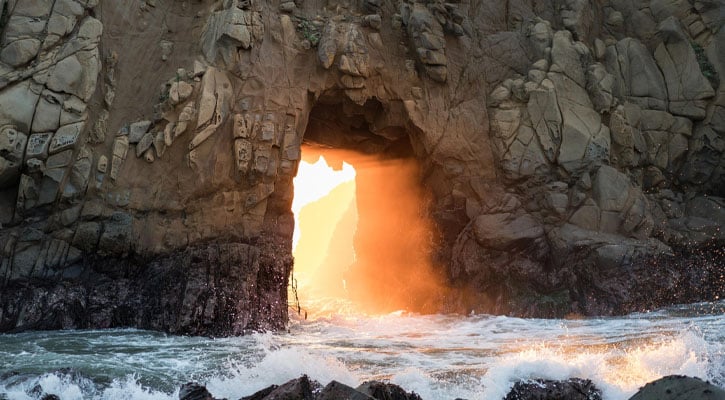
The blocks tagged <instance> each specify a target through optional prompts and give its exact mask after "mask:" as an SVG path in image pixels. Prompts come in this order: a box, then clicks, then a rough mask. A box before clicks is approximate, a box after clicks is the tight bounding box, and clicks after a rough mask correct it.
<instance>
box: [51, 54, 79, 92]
mask: <svg viewBox="0 0 725 400" xmlns="http://www.w3.org/2000/svg"><path fill="white" fill-rule="evenodd" d="M82 83H83V66H82V65H81V63H80V61H79V60H78V58H77V57H76V56H75V55H73V56H70V57H66V58H64V59H63V60H61V61H60V62H58V63H57V64H56V65H55V68H54V69H53V73H52V74H51V75H50V78H49V79H48V83H47V85H48V88H50V89H51V90H54V91H56V92H64V93H70V94H78V92H79V90H80V87H81V85H82ZM79 97H80V96H79Z"/></svg>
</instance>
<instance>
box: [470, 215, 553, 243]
mask: <svg viewBox="0 0 725 400" xmlns="http://www.w3.org/2000/svg"><path fill="white" fill-rule="evenodd" d="M474 232H475V235H476V240H477V241H478V243H479V244H481V246H484V247H490V248H494V249H500V250H505V249H508V248H511V247H514V246H517V245H519V246H521V245H523V246H525V245H526V243H527V242H532V241H535V240H537V239H540V238H541V237H543V236H544V230H543V228H542V227H541V224H540V223H539V222H538V221H536V220H535V219H534V218H533V217H532V216H530V215H528V214H524V215H521V216H516V215H513V214H487V215H486V214H485V215H480V216H478V218H476V220H475V225H474Z"/></svg>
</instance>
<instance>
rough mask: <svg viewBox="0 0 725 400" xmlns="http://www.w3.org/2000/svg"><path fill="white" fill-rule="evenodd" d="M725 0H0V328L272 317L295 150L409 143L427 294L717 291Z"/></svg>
mask: <svg viewBox="0 0 725 400" xmlns="http://www.w3.org/2000/svg"><path fill="white" fill-rule="evenodd" d="M723 8H724V6H723V4H722V2H720V1H718V0H690V1H667V0H651V1H629V2H623V1H616V0H576V1H573V0H572V1H568V0H567V1H563V0H557V1H552V2H536V1H527V0H515V1H506V2H473V1H466V0H460V1H450V2H443V1H441V0H385V1H382V0H307V1H303V0H295V1H259V0H256V1H255V0H215V1H212V0H200V1H188V0H184V1H178V0H177V1H173V0H131V1H124V2H118V1H108V0H55V1H49V0H48V1H46V0H43V1H31V0H0V31H1V34H0V224H1V229H0V331H17V330H23V329H31V328H32V329H53V328H84V327H112V326H136V327H141V328H153V329H161V330H167V331H171V332H177V333H192V334H210V335H229V334H240V333H242V332H244V331H246V330H249V329H278V328H280V327H282V326H283V325H284V323H285V321H286V319H287V295H286V286H287V281H288V277H289V274H290V271H291V268H292V258H291V254H290V253H291V237H292V229H293V224H294V222H293V218H292V214H291V212H290V203H291V199H292V184H291V182H292V178H293V176H294V175H295V173H296V169H297V164H298V162H299V159H300V146H301V144H302V143H303V142H305V141H307V142H317V143H321V144H325V145H328V146H332V147H341V148H346V149H350V150H356V151H362V152H366V153H377V154H381V155H383V156H388V157H393V156H398V157H399V156H401V154H402V155H404V156H407V157H413V158H415V159H416V160H417V162H418V163H419V165H420V166H421V171H422V175H421V177H420V180H421V184H422V185H423V186H424V187H425V188H426V190H428V191H429V193H430V194H431V196H432V199H433V201H432V203H431V204H430V205H429V210H428V212H429V213H430V214H431V215H432V216H433V217H434V220H435V223H436V227H437V235H436V237H437V242H436V251H437V261H438V264H439V268H440V269H441V271H442V272H443V273H444V274H445V275H446V276H447V277H448V280H449V283H450V284H451V286H452V287H454V288H457V289H459V290H457V292H454V293H460V294H461V295H460V296H457V295H453V296H452V298H451V299H450V304H448V308H449V309H451V310H459V311H460V310H462V308H465V309H466V310H465V311H467V310H469V309H475V310H477V311H485V312H499V313H515V314H520V315H539V316H561V315H564V314H567V313H580V314H598V313H604V314H607V313H623V312H628V311H632V310H640V309H643V307H653V306H661V305H664V304H667V303H670V302H681V301H697V300H707V299H713V298H717V296H723V295H725V278H723V274H725V266H724V264H725V261H724V258H725V256H723V254H722V251H721V250H722V243H723V240H724V239H725V230H723V229H722V227H723V226H725V209H724V208H723V206H724V205H725V200H724V199H723V196H725V191H723V190H724V189H723V188H725V157H724V156H723V152H725V80H723V79H721V77H723V76H725V48H724V47H725V36H724V35H725V29H722V25H723ZM312 120H322V121H327V122H329V124H328V125H329V126H335V127H336V128H337V130H336V131H332V130H330V129H329V128H327V129H326V128H325V126H328V125H325V124H308V122H309V121H312ZM713 257H715V258H713ZM700 261H702V262H700ZM701 264H702V265H701ZM652 276H658V277H661V278H662V279H660V280H658V281H653V280H652V279H651V277H652ZM464 293H465V294H466V295H465V296H464ZM643 293H647V294H648V295H647V296H644V297H646V298H645V299H643V296H642V294H643ZM464 297H465V298H464ZM645 303H646V304H645Z"/></svg>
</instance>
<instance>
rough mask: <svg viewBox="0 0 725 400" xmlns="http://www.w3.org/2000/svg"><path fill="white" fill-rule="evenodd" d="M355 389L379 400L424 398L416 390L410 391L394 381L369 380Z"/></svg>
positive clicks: (415, 399)
mask: <svg viewBox="0 0 725 400" xmlns="http://www.w3.org/2000/svg"><path fill="white" fill-rule="evenodd" d="M355 390H357V391H358V392H362V393H364V394H367V395H369V396H372V397H374V398H375V399H377V400H422V399H421V397H420V396H418V395H417V394H416V393H415V392H412V393H408V392H406V391H405V390H403V388H401V387H400V386H398V385H394V384H392V383H383V382H378V381H369V382H365V383H363V384H362V385H360V386H358V387H357V388H355Z"/></svg>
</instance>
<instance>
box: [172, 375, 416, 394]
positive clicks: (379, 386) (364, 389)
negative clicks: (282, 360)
mask: <svg viewBox="0 0 725 400" xmlns="http://www.w3.org/2000/svg"><path fill="white" fill-rule="evenodd" d="M279 399H299V400H339V399H348V400H376V399H377V400H421V398H420V396H418V395H417V394H416V393H415V392H412V393H408V392H406V391H405V390H403V389H402V388H401V387H400V386H397V385H393V384H391V383H383V382H378V381H369V382H365V383H363V384H362V385H360V386H359V387H357V388H352V387H350V386H347V385H345V384H343V383H340V382H337V381H332V382H330V383H328V384H327V385H326V386H322V385H321V384H320V383H319V382H317V381H314V380H311V379H310V378H308V377H307V375H303V376H301V377H300V378H297V379H292V380H291V381H288V382H286V383H284V384H282V385H279V386H277V385H272V386H269V387H267V388H264V389H262V390H260V391H258V392H256V393H254V394H251V395H249V396H245V397H242V398H241V399H240V400H279ZM179 400H214V397H212V395H211V393H209V391H208V390H207V389H206V387H204V386H201V385H199V384H196V383H187V384H185V385H183V386H182V387H181V390H180V391H179Z"/></svg>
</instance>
